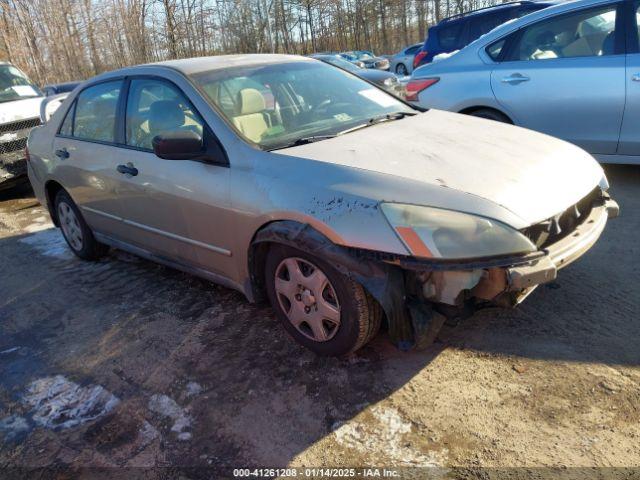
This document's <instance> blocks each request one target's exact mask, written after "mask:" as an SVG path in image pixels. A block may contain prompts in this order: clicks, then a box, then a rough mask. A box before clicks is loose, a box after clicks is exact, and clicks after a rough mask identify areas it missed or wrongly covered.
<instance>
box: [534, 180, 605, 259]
mask: <svg viewBox="0 0 640 480" xmlns="http://www.w3.org/2000/svg"><path fill="white" fill-rule="evenodd" d="M598 202H602V190H600V188H599V187H596V188H595V189H593V190H592V191H591V193H589V195H587V196H586V197H584V198H583V199H582V200H580V201H579V202H578V203H576V204H575V205H571V206H570V207H569V208H567V209H566V210H565V211H563V212H561V213H559V214H558V215H555V216H554V217H551V218H548V219H547V220H545V221H544V222H540V223H537V224H535V225H532V226H530V227H527V228H525V229H523V230H521V232H522V233H523V234H524V235H525V236H526V237H527V238H528V239H529V240H531V241H532V242H533V244H534V245H535V246H536V247H538V248H545V247H548V246H549V245H552V244H554V243H556V242H558V241H560V240H562V239H563V238H565V237H566V236H568V235H570V234H571V233H572V232H573V231H574V230H575V229H576V227H577V226H578V225H580V224H581V223H582V222H583V221H584V220H585V219H586V218H587V217H588V216H589V214H590V213H591V210H592V209H593V207H594V206H596V205H598Z"/></svg>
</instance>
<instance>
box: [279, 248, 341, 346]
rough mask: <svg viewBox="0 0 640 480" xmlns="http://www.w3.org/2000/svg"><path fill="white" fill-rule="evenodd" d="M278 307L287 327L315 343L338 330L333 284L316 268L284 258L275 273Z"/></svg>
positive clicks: (306, 263) (338, 313)
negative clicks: (291, 327) (287, 322)
mask: <svg viewBox="0 0 640 480" xmlns="http://www.w3.org/2000/svg"><path fill="white" fill-rule="evenodd" d="M274 281H275V291H276V297H277V298H278V304H279V305H280V308H282V311H283V312H284V313H285V315H286V316H287V319H288V320H289V322H291V324H292V325H293V326H294V327H295V328H296V329H297V330H298V331H299V332H300V333H301V334H302V335H304V336H305V337H307V338H309V339H311V340H313V341H315V342H326V341H328V340H331V339H332V338H333V337H334V336H335V334H336V333H337V332H338V328H339V327H340V303H339V302H338V296H337V295H336V291H335V289H334V288H333V285H332V284H331V282H330V281H329V279H328V278H327V276H326V275H325V273H324V272H323V271H322V270H320V268H318V267H317V266H316V265H314V264H313V263H311V262H309V261H308V260H304V259H302V258H298V257H289V258H285V259H284V260H282V262H280V264H279V265H278V268H276V273H275V279H274Z"/></svg>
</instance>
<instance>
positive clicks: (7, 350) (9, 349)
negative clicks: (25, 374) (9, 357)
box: [0, 347, 20, 355]
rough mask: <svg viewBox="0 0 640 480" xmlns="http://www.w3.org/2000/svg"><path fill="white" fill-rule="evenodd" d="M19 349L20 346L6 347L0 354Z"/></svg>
mask: <svg viewBox="0 0 640 480" xmlns="http://www.w3.org/2000/svg"><path fill="white" fill-rule="evenodd" d="M18 350H20V347H12V348H7V349H6V350H3V351H1V352H0V355H4V354H5V353H13V352H16V351H18Z"/></svg>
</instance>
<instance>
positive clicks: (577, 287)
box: [0, 167, 640, 478]
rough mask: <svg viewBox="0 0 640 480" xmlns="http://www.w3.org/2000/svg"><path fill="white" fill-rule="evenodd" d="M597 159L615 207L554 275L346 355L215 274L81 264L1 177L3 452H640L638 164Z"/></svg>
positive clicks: (139, 263)
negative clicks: (424, 335)
mask: <svg viewBox="0 0 640 480" xmlns="http://www.w3.org/2000/svg"><path fill="white" fill-rule="evenodd" d="M607 170H608V174H609V177H610V181H611V184H612V195H613V196H614V198H615V199H616V200H618V202H619V203H620V206H621V210H622V213H621V216H620V218H618V219H616V220H615V221H612V222H611V223H610V224H609V225H608V227H607V229H606V231H605V233H604V235H603V237H602V238H601V239H600V241H599V243H598V244H597V245H596V246H595V247H594V248H593V249H592V251H590V252H589V253H588V254H587V255H585V256H584V257H583V258H582V259H581V260H580V261H579V262H577V263H575V264H574V265H571V266H570V267H568V268H567V269H565V270H563V271H562V272H561V274H560V276H559V278H558V280H557V282H555V283H553V284H550V285H547V286H544V287H541V288H539V289H537V290H536V291H535V292H534V293H533V294H532V295H531V296H530V297H529V298H528V299H527V300H526V301H525V303H524V304H523V305H521V306H520V307H519V308H517V309H515V310H509V311H507V310H492V311H489V310H487V311H484V312H482V313H480V314H477V315H476V316H474V317H473V318H471V319H469V320H467V321H465V322H463V323H462V324H460V325H459V326H458V327H456V328H448V329H447V330H445V331H444V332H443V333H442V335H441V338H440V339H439V341H438V342H437V343H436V344H434V345H433V346H432V347H430V348H429V349H428V350H426V351H422V352H411V353H402V352H399V351H397V350H395V349H394V347H392V346H391V345H390V344H389V342H388V339H387V338H385V335H384V334H382V335H380V336H379V337H378V338H376V339H375V340H374V341H373V343H372V344H371V345H369V346H368V347H366V348H365V349H363V350H362V351H361V352H360V353H358V354H357V355H354V356H351V357H349V358H343V359H323V358H317V357H315V356H314V355H313V354H311V353H309V352H307V351H305V350H304V349H302V348H301V347H299V346H297V345H296V344H295V343H293V341H291V340H290V339H289V338H288V337H287V336H286V335H285V333H284V331H283V329H282V328H281V327H280V326H279V325H278V324H277V323H276V320H275V318H274V316H273V314H272V312H271V310H270V309H269V308H268V307H267V306H265V305H258V306H255V305H250V304H248V303H247V302H246V300H245V299H244V298H243V297H242V296H241V295H240V294H238V293H235V292H233V291H230V290H227V289H225V288H222V287H219V286H215V285H211V284H209V283H207V282H205V281H202V280H199V279H197V278H194V277H191V276H188V275H186V274H182V273H179V272H176V271H173V270H171V269H167V268H164V267H161V266H157V265H155V264H152V263H149V262H147V261H144V260H141V259H138V258H136V257H133V256H131V255H128V254H125V253H122V252H117V251H114V252H112V253H111V254H110V255H109V256H108V257H107V258H105V259H104V260H102V261H100V262H98V263H85V262H82V261H81V260H78V259H76V258H75V257H73V255H72V254H71V253H70V252H69V251H68V250H67V248H66V246H65V244H64V241H63V239H62V236H61V235H60V233H59V231H58V230H56V229H53V228H52V226H51V223H50V222H49V218H48V216H47V214H46V212H45V211H44V209H43V208H42V207H41V206H39V205H38V204H37V203H36V202H35V200H34V199H33V198H32V197H31V196H30V194H29V192H28V190H24V191H19V190H12V191H11V192H8V193H6V192H5V193H4V194H2V197H0V272H1V274H0V468H2V467H4V468H7V467H12V466H17V467H30V468H33V467H52V468H55V469H59V470H66V469H68V468H70V467H71V468H73V467H80V466H92V467H113V466H117V467H125V466H126V467H149V466H160V467H164V469H162V470H138V471H144V472H145V474H146V475H147V476H146V477H145V478H174V477H173V476H170V477H163V476H162V475H166V474H167V472H172V473H175V474H176V476H177V475H178V474H179V475H181V477H182V478H199V477H203V478H205V477H206V478H221V477H231V472H232V470H231V469H232V468H236V467H285V466H298V467H302V466H316V467H318V466H335V467H339V466H378V467H385V466H386V467H402V466H410V467H443V468H444V469H431V470H422V471H421V472H422V473H423V474H424V472H431V473H434V474H437V475H436V476H444V477H451V476H465V477H476V476H477V477H482V478H486V477H487V476H491V472H496V470H492V468H506V467H531V469H532V470H526V471H525V470H518V471H516V472H517V473H518V474H519V475H520V477H518V478H521V477H522V478H524V477H529V476H531V477H535V478H539V476H538V475H539V474H540V472H541V471H540V470H536V469H535V467H640V389H639V386H640V348H639V346H638V344H639V339H640V295H638V294H637V291H638V288H639V287H640V245H639V242H638V232H639V231H640V195H639V192H640V169H638V168H637V167H609V168H608V169H607ZM541 194H544V192H541ZM634 292H636V293H634ZM190 467H199V468H196V469H193V468H190ZM450 467H461V468H462V469H463V470H448V469H449V468H450ZM467 468H468V469H469V470H466V469H467ZM124 471H125V470H123V469H119V470H112V471H111V474H110V476H111V477H113V476H114V475H116V474H117V473H118V472H124ZM561 471H565V473H566V471H569V472H570V471H571V470H561ZM114 472H115V473H114ZM212 472H216V473H215V475H213V474H212ZM452 472H455V473H452ZM575 472H576V475H577V476H578V477H579V476H580V475H578V473H577V472H578V471H575ZM627 473H629V472H627ZM631 474H636V475H640V469H639V470H636V471H635V473H633V472H631ZM212 475H213V476H212ZM116 476H117V475H116ZM626 478H635V477H626Z"/></svg>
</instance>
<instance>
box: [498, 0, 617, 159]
mask: <svg viewBox="0 0 640 480" xmlns="http://www.w3.org/2000/svg"><path fill="white" fill-rule="evenodd" d="M618 8H619V7H618V5H617V4H611V5H609V6H600V7H597V8H591V9H587V10H581V11H578V12H571V13H569V14H565V15H560V16H557V17H553V18H551V19H546V20H542V21H540V22H538V23H535V24H533V25H530V26H528V27H525V28H524V29H523V30H522V31H520V32H518V34H517V35H516V36H515V37H514V39H513V40H512V41H511V43H510V45H509V46H508V47H506V48H507V52H506V57H505V59H504V61H502V62H500V63H498V64H497V66H496V67H495V68H494V70H493V71H492V74H491V86H492V88H493V92H494V94H495V96H496V99H497V101H498V102H499V103H500V104H502V105H503V106H504V109H505V111H506V112H508V113H509V114H510V115H511V117H512V118H513V120H514V121H515V123H516V124H517V125H520V126H523V127H526V128H530V129H532V130H537V131H539V132H543V133H547V134H550V135H553V136H555V137H559V138H561V139H563V140H567V141H569V142H572V143H574V144H576V145H578V146H580V147H582V148H584V149H585V150H587V151H589V152H590V153H599V154H613V153H615V152H616V149H617V146H618V139H619V133H620V125H621V123H622V115H623V112H624V105H625V55H624V36H623V31H624V27H623V22H622V14H621V13H618ZM620 8H622V7H620Z"/></svg>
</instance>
